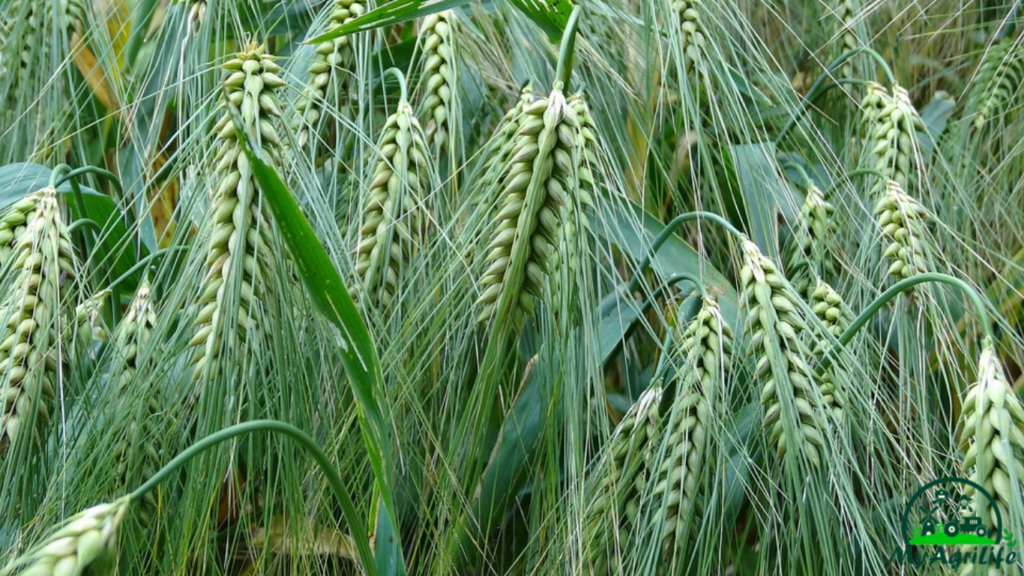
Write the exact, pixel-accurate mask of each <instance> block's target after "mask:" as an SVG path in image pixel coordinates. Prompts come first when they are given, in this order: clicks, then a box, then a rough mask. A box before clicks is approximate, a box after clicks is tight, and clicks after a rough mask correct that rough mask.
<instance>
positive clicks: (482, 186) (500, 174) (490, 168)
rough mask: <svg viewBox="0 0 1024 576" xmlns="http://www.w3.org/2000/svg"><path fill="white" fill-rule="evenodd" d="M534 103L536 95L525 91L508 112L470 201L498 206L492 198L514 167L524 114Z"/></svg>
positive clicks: (487, 150)
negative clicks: (517, 135)
mask: <svg viewBox="0 0 1024 576" xmlns="http://www.w3.org/2000/svg"><path fill="white" fill-rule="evenodd" d="M534 100H536V97H535V96H534V95H533V90H532V89H531V88H530V87H529V86H526V87H524V88H523V90H522V92H521V93H520V95H519V100H517V101H516V103H515V105H514V106H512V107H511V108H509V110H508V112H506V113H505V116H504V117H503V118H502V119H501V121H500V122H499V123H498V126H497V127H496V128H495V129H494V135H493V136H491V139H490V141H488V143H487V146H486V148H485V149H484V151H483V162H482V167H481V169H480V172H479V177H478V178H476V182H477V184H476V186H475V187H474V192H473V195H472V197H471V199H470V201H471V202H472V203H474V204H482V205H484V206H487V207H490V206H491V205H492V204H496V202H494V201H493V199H492V198H491V196H492V195H494V194H496V193H497V191H498V189H497V185H498V183H500V182H501V181H503V180H504V178H505V175H506V174H508V170H509V168H510V167H511V166H512V162H511V159H512V158H511V154H512V150H513V149H514V148H515V143H516V133H517V132H518V131H519V125H520V123H521V122H522V121H523V120H524V116H523V110H524V109H525V108H526V107H527V106H529V105H531V104H533V102H534Z"/></svg>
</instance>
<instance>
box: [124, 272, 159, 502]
mask: <svg viewBox="0 0 1024 576" xmlns="http://www.w3.org/2000/svg"><path fill="white" fill-rule="evenodd" d="M155 326H156V309H155V307H154V305H153V300H152V294H151V292H150V287H149V282H147V281H143V282H142V284H140V285H139V288H138V290H137V291H136V292H135V298H133V299H132V303H131V305H130V306H129V307H128V312H127V314H125V316H124V319H123V320H121V323H120V324H119V325H118V327H117V331H116V333H115V335H114V347H115V360H116V362H118V365H117V367H116V368H115V370H113V371H112V373H113V374H115V375H116V376H115V381H116V385H117V399H118V402H121V403H123V404H124V405H128V403H129V402H130V398H131V397H132V396H136V395H138V394H140V393H141V394H144V395H146V396H148V401H147V402H146V403H145V407H144V412H143V413H142V414H138V413H137V414H135V415H134V417H133V418H132V420H131V423H130V426H129V428H128V430H126V436H127V437H126V438H124V439H123V441H121V442H120V443H118V444H117V445H116V446H117V448H116V449H115V451H116V452H117V456H116V460H115V461H116V462H117V478H118V484H119V486H120V487H121V488H122V489H124V490H127V489H130V488H132V487H134V486H135V485H136V484H137V483H139V482H140V481H142V480H145V479H148V478H149V477H150V476H152V475H153V474H155V473H156V472H157V471H158V470H159V469H160V464H161V462H160V454H159V452H160V447H159V446H158V445H155V444H154V435H153V434H152V430H153V427H154V424H155V419H156V418H158V417H159V414H160V412H161V406H160V388H159V387H158V386H151V388H150V389H148V390H142V391H140V390H138V389H137V388H133V387H132V384H133V383H134V382H135V380H136V375H137V373H138V372H139V370H140V369H144V368H145V367H144V366H143V362H142V358H141V357H140V353H141V351H142V350H143V349H145V348H146V345H147V344H148V343H149V341H150V337H151V335H152V333H153V329H154V327H155ZM131 446H143V447H144V452H143V458H142V461H141V462H138V463H137V468H136V469H134V470H133V469H132V468H131V467H130V466H131V465H132V464H133V463H132V462H131V458H130V456H129V448H130V447H131ZM144 498H145V500H144V504H145V505H146V507H147V508H148V510H150V511H152V510H155V509H156V501H155V499H154V496H153V495H152V493H149V494H146V496H145V497H144ZM145 519H146V518H145V517H144V518H143V520H145Z"/></svg>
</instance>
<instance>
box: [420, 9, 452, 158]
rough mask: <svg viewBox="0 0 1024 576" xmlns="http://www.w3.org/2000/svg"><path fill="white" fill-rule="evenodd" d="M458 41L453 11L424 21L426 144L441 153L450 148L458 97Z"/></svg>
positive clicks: (441, 13) (423, 64) (422, 67)
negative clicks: (456, 55) (449, 141)
mask: <svg viewBox="0 0 1024 576" xmlns="http://www.w3.org/2000/svg"><path fill="white" fill-rule="evenodd" d="M455 40H456V28H455V18H454V14H452V12H451V11H445V12H438V13H436V14H431V15H430V16H427V17H426V18H425V19H424V20H423V27H422V28H421V29H420V41H421V42H422V43H423V44H422V50H423V54H422V56H421V58H422V65H421V74H422V77H423V78H424V82H426V85H425V87H424V91H423V96H422V102H421V108H422V110H423V113H424V114H425V116H426V120H425V122H424V125H425V126H426V136H427V145H429V146H431V147H432V148H433V149H434V150H436V151H437V152H438V154H440V153H441V152H443V151H444V150H445V147H446V146H447V145H448V139H449V137H450V124H451V120H452V118H454V106H455V98H456V97H457V95H458V90H457V83H456V78H457V75H456V70H457V69H456V61H455V50H456V44H455Z"/></svg>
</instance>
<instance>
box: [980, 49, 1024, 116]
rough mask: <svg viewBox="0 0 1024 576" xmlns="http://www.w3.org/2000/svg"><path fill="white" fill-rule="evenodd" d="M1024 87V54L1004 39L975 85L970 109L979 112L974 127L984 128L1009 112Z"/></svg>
mask: <svg viewBox="0 0 1024 576" xmlns="http://www.w3.org/2000/svg"><path fill="white" fill-rule="evenodd" d="M1022 83H1024V51H1021V49H1020V48H1019V47H1018V46H1016V44H1015V40H1014V39H1012V38H1009V37H1007V38H1004V39H1002V40H1000V41H999V42H997V43H996V44H994V45H992V47H991V48H990V49H989V50H988V52H987V53H986V54H985V58H984V60H982V62H981V69H980V70H979V71H978V77H977V79H975V81H974V88H973V90H972V91H971V94H970V96H969V97H968V101H969V102H970V103H971V105H970V106H969V108H968V109H973V110H976V112H975V114H974V121H973V123H972V124H973V126H974V128H975V129H976V130H981V129H982V128H984V127H985V126H986V125H987V124H988V122H989V120H991V119H992V118H995V117H998V116H1000V115H1002V114H1004V113H1005V112H1006V110H1005V108H1006V107H1007V105H1008V104H1009V103H1010V102H1011V100H1012V98H1013V96H1014V95H1016V94H1017V93H1018V92H1019V90H1020V86H1021V84H1022Z"/></svg>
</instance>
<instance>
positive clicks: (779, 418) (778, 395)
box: [740, 240, 831, 466]
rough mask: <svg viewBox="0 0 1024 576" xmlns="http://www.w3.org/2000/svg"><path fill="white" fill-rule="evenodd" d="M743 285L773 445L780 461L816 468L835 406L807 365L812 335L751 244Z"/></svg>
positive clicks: (787, 289)
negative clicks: (794, 455) (793, 454)
mask: <svg viewBox="0 0 1024 576" xmlns="http://www.w3.org/2000/svg"><path fill="white" fill-rule="evenodd" d="M740 279H741V284H742V286H743V297H744V303H745V305H746V307H747V327H746V330H747V333H748V335H749V340H748V346H749V351H750V353H751V354H753V355H754V358H755V360H756V362H755V366H756V368H755V373H754V377H755V378H756V379H758V380H761V381H762V389H761V405H762V406H763V409H764V416H763V420H762V425H763V427H764V429H765V430H766V431H768V432H769V442H770V443H771V444H772V445H773V446H774V447H775V449H776V454H777V455H778V456H779V458H783V457H784V456H785V454H786V452H787V450H790V449H793V450H796V451H797V452H798V453H799V454H802V455H803V456H805V457H806V458H807V460H808V461H810V462H811V463H812V464H813V465H814V466H818V465H820V463H821V456H822V450H824V449H825V438H826V434H827V432H828V428H829V426H828V423H827V422H826V421H825V418H824V416H823V415H824V414H825V413H826V411H829V410H830V409H831V405H830V398H829V397H828V395H826V394H823V393H822V391H821V390H819V389H818V387H819V386H820V383H819V382H816V381H815V378H814V372H813V371H812V370H811V368H810V365H809V362H808V360H809V358H810V350H808V349H807V346H806V344H805V343H804V338H805V336H806V333H807V330H808V329H807V322H806V320H805V319H804V317H803V315H802V311H801V308H800V303H799V301H798V299H797V297H796V296H795V293H794V290H793V288H792V286H791V285H790V284H789V283H788V282H787V281H786V279H785V278H784V277H783V276H782V275H781V274H779V272H778V270H777V269H776V267H775V265H774V264H773V263H772V261H771V260H769V259H768V258H766V257H765V256H764V255H763V254H761V251H760V250H759V249H758V247H757V245H755V244H754V243H753V242H750V241H749V240H747V241H744V242H743V268H742V269H741V270H740Z"/></svg>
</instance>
